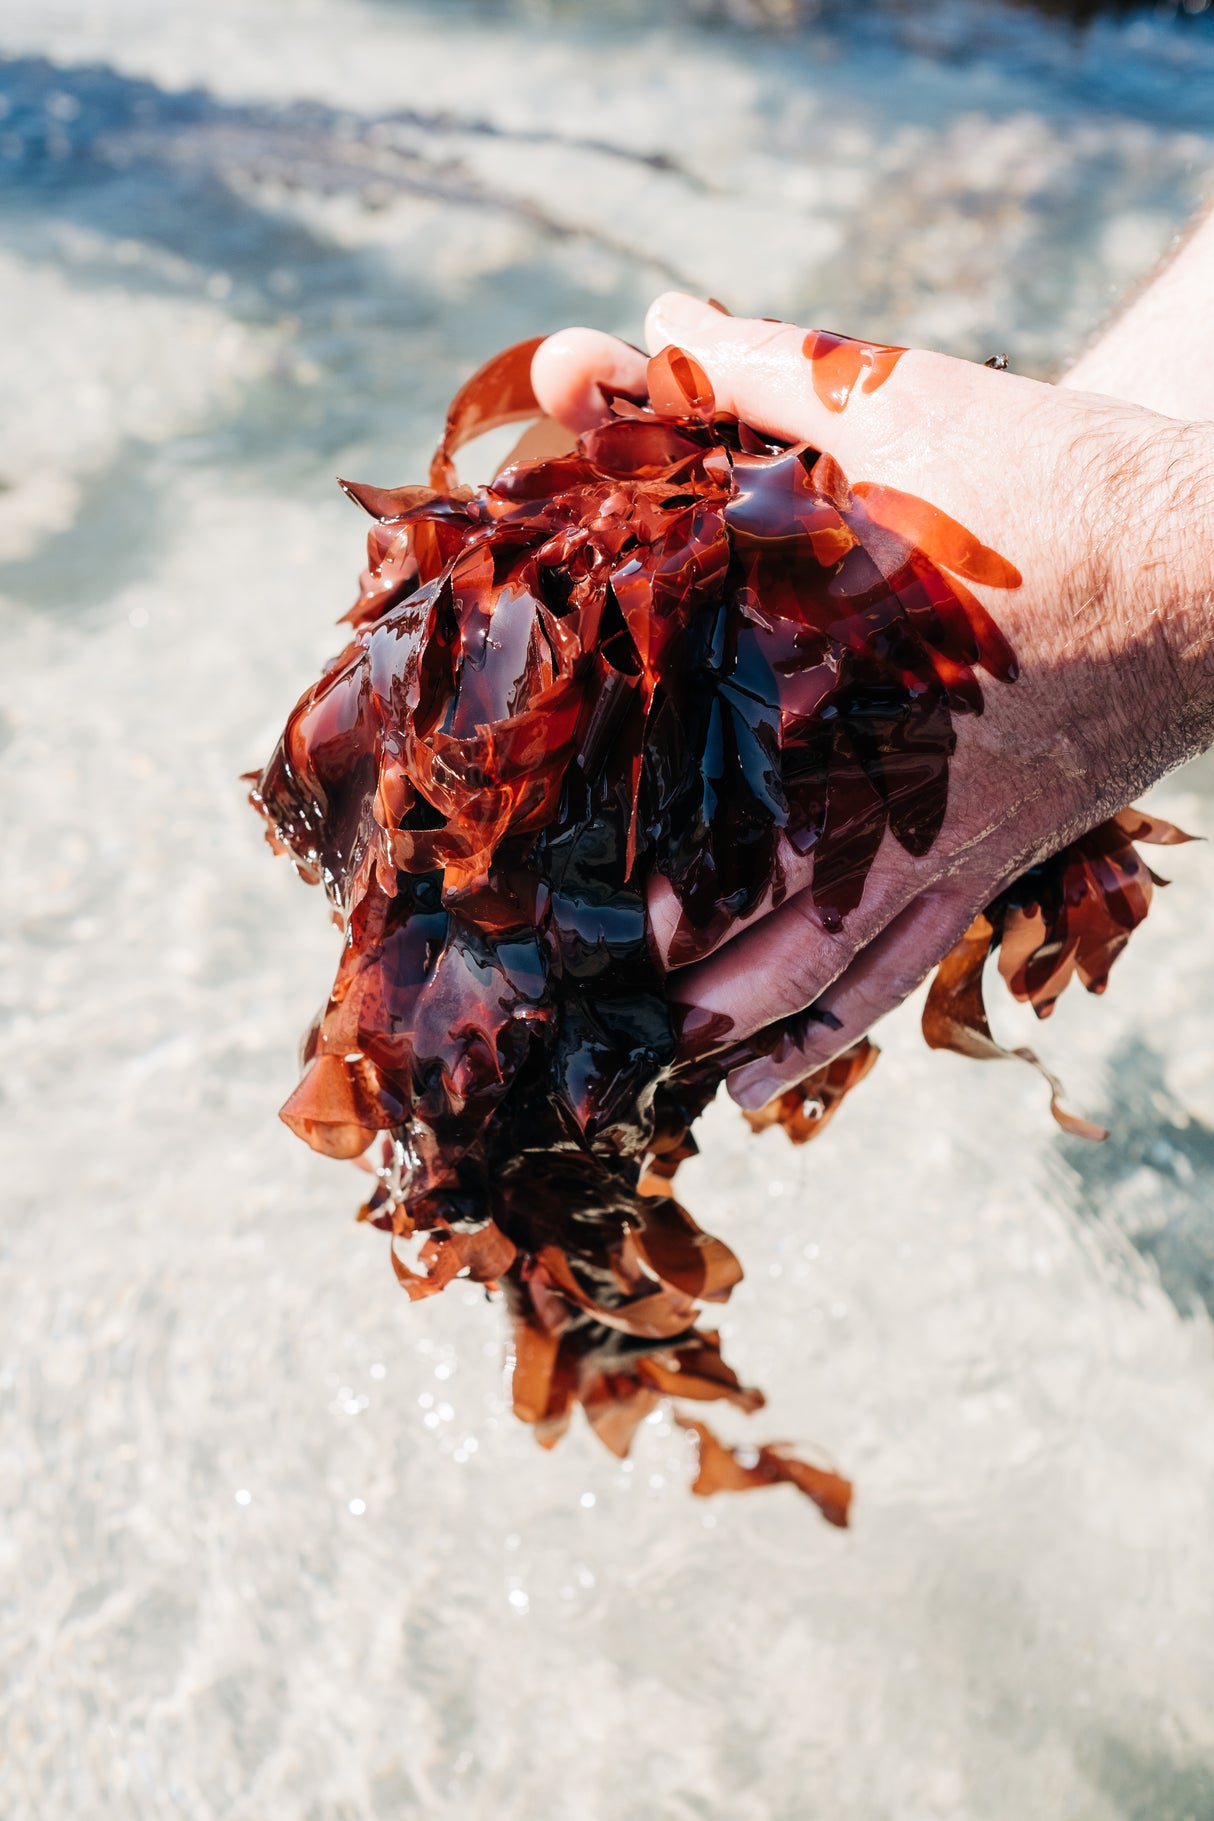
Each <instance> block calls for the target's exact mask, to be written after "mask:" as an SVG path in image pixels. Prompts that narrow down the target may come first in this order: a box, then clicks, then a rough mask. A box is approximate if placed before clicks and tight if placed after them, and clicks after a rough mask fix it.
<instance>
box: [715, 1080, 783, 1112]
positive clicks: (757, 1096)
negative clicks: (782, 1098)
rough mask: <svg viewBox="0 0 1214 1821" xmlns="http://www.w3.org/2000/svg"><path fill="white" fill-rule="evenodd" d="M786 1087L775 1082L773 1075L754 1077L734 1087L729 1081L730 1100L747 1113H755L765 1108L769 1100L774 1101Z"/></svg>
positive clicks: (780, 1082)
mask: <svg viewBox="0 0 1214 1821" xmlns="http://www.w3.org/2000/svg"><path fill="white" fill-rule="evenodd" d="M786 1086H787V1083H786V1082H783V1081H777V1080H776V1077H775V1076H774V1075H756V1076H753V1077H751V1078H750V1079H749V1080H747V1081H741V1082H739V1083H738V1084H737V1085H736V1086H735V1085H734V1083H733V1082H732V1081H731V1082H730V1083H729V1092H730V1096H731V1098H732V1099H734V1100H736V1101H737V1103H738V1105H739V1106H740V1107H742V1108H743V1109H744V1110H745V1111H746V1112H747V1113H757V1112H758V1110H759V1108H760V1107H765V1106H766V1105H767V1103H768V1101H769V1100H774V1099H775V1097H776V1095H777V1094H782V1093H783V1092H784V1089H785V1087H786Z"/></svg>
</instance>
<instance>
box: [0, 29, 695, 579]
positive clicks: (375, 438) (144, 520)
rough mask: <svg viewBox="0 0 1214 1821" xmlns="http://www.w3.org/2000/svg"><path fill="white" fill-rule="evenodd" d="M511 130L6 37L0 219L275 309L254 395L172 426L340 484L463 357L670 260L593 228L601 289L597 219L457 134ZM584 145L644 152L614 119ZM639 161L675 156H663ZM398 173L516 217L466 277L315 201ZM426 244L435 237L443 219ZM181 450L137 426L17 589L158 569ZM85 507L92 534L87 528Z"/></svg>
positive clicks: (22, 245) (182, 288)
mask: <svg viewBox="0 0 1214 1821" xmlns="http://www.w3.org/2000/svg"><path fill="white" fill-rule="evenodd" d="M496 133H497V129H496V128H494V127H493V125H492V123H490V122H487V121H484V120H481V119H479V118H476V117H474V116H469V117H468V118H467V119H455V118H453V117H451V116H447V115H444V116H441V117H440V116H426V115H421V114H417V113H410V112H402V113H399V114H395V115H392V116H390V117H383V116H381V117H379V118H377V119H369V118H364V117H360V116H354V115H348V114H345V113H342V112H340V111H339V110H337V109H334V108H331V107H326V106H323V105H321V104H318V103H314V102H310V101H308V102H297V103H293V104H291V105H288V106H282V107H258V106H240V105H235V104H228V103H224V102H221V101H218V100H216V99H215V98H214V97H213V96H211V95H210V94H208V93H206V92H205V91H203V90H201V89H194V90H190V91H187V92H185V93H169V92H165V91H162V90H160V89H159V88H157V87H156V86H155V85H154V84H153V83H151V82H148V81H145V80H142V79H139V78H134V77H130V76H127V75H124V74H122V73H121V72H118V71H116V70H113V69H110V68H106V67H100V66H89V67H84V68H76V69H73V68H63V67H59V66H56V65H55V64H53V63H51V62H49V61H48V60H46V59H43V58H33V57H31V58H14V59H9V60H0V227H2V229H3V235H4V239H5V241H6V242H7V244H8V245H9V246H10V247H11V248H12V249H13V250H14V251H16V252H17V253H18V254H19V255H20V256H22V257H24V258H30V259H34V260H43V261H46V262H48V263H51V264H54V265H55V266H56V267H57V269H58V271H59V273H60V275H61V276H62V277H63V278H66V280H67V281H68V282H69V283H70V284H71V285H72V286H73V287H74V288H76V289H77V290H78V291H80V292H81V294H83V295H94V294H97V293H98V292H104V291H106V290H112V289H117V290H121V291H123V292H130V291H132V290H138V291H140V292H142V293H144V294H148V295H159V296H164V297H167V298H169V299H174V298H180V299H189V300H196V299H212V300H218V301H220V302H221V304H222V308H223V311H224V313H225V314H226V315H228V316H230V317H232V318H233V319H234V320H236V321H238V322H240V323H242V324H245V325H248V326H252V327H254V328H268V329H269V330H271V331H272V332H273V334H274V336H275V340H276V345H277V346H279V347H280V349H281V357H280V359H279V360H278V361H277V362H276V363H275V365H274V366H273V367H272V369H271V370H270V371H269V372H268V373H267V374H266V376H265V377H264V378H263V379H261V380H260V381H258V382H256V383H255V384H254V385H253V387H252V389H251V391H250V392H249V393H248V395H247V396H246V398H245V400H244V402H243V404H242V408H241V411H240V413H239V417H238V418H237V419H235V420H233V419H231V418H227V419H226V420H225V421H222V422H219V423H217V424H216V425H214V426H213V428H212V429H211V430H210V431H208V432H207V433H206V434H203V435H200V436H198V437H196V438H193V439H190V440H189V441H188V442H187V441H183V440H182V439H177V440H176V441H175V443H174V445H173V450H172V455H171V457H170V458H169V459H171V460H172V461H173V462H175V463H178V464H186V465H189V464H190V463H198V464H203V465H214V464H217V463H218V464H222V465H223V466H224V467H225V469H227V470H232V469H239V470H243V471H245V472H248V473H250V474H253V475H255V476H256V477H257V479H258V480H260V481H263V482H264V481H268V480H272V481H273V483H274V484H276V485H279V486H283V487H289V486H291V485H293V484H295V483H298V482H302V483H303V484H305V485H307V486H309V487H314V486H317V485H321V484H324V483H323V482H321V481H320V479H319V475H318V471H319V474H324V475H328V474H331V473H332V472H334V470H335V469H336V468H337V466H338V465H339V462H340V461H345V460H347V458H348V459H350V460H354V461H363V462H365V461H367V460H368V459H370V460H383V459H384V457H383V456H382V454H375V455H372V456H370V457H368V456H365V455H358V454H356V455H353V456H350V454H349V452H350V451H351V450H355V451H359V450H364V449H369V450H372V451H377V452H378V451H382V450H387V451H389V455H388V457H387V459H388V460H389V461H391V460H392V459H393V458H392V456H391V453H390V452H391V451H392V450H394V449H397V448H400V447H401V446H402V438H403V439H404V446H405V447H406V448H407V447H408V446H409V439H410V437H411V436H412V435H414V434H415V430H416V427H419V426H420V425H422V424H425V425H427V426H429V425H437V424H438V423H440V422H441V420H442V414H443V411H444V409H445V406H446V401H447V398H448V396H449V394H450V392H451V391H452V390H453V389H454V386H455V385H456V384H457V383H458V380H459V378H461V377H462V372H463V369H464V367H465V366H466V365H467V364H471V363H473V362H475V361H476V360H477V359H479V358H483V357H484V356H485V355H487V354H489V353H491V352H492V351H493V350H494V349H495V348H497V347H498V346H500V345H501V344H502V343H503V342H508V341H510V340H514V339H517V338H519V337H521V336H523V335H526V334H532V333H535V332H536V330H537V329H540V330H542V329H544V328H545V327H552V328H555V327H557V326H559V325H560V324H561V323H563V322H566V321H577V320H596V318H599V319H601V318H602V317H603V316H604V314H605V313H606V314H608V315H609V316H614V317H615V318H616V319H617V320H618V318H619V317H621V316H623V315H625V314H627V313H628V312H630V311H632V312H635V311H636V309H637V307H638V305H639V302H640V300H641V298H642V297H643V296H644V295H645V294H646V293H647V291H649V290H652V289H653V288H654V281H655V278H656V277H661V276H663V275H662V274H661V273H660V271H659V269H658V266H657V264H656V263H655V262H653V261H648V262H646V261H645V260H644V259H643V258H642V257H641V256H640V255H638V254H630V255H628V256H627V257H625V255H624V253H623V252H620V253H618V255H617V256H614V257H613V256H612V255H613V254H614V253H615V249H612V248H610V247H608V246H606V245H605V243H601V242H596V245H597V248H598V251H599V252H600V253H606V254H607V257H606V259H602V258H600V259H599V261H598V263H597V271H596V283H595V286H594V288H593V290H592V291H590V292H587V290H586V289H585V287H584V286H583V285H582V284H581V283H580V282H579V278H578V266H577V261H576V260H575V261H573V262H570V261H569V260H567V259H566V258H564V257H563V253H562V250H563V249H566V248H568V247H569V246H570V245H571V243H576V242H577V241H578V240H579V239H581V240H583V241H584V242H595V236H594V235H593V234H591V233H590V232H589V230H587V231H586V233H585V234H584V235H583V234H581V233H580V231H579V230H578V229H576V228H573V227H570V226H568V225H567V224H562V223H559V222H554V221H549V220H548V219H547V218H545V217H544V215H543V214H542V212H541V211H539V210H536V209H531V208H530V207H529V206H527V204H526V203H525V201H524V202H520V201H519V199H517V198H514V197H511V196H509V195H507V194H505V193H501V194H499V193H498V192H496V191H494V190H493V189H492V188H490V187H488V186H486V185H484V184H481V183H480V182H479V180H478V179H477V178H476V177H475V176H474V175H473V173H472V172H471V171H470V170H469V169H468V168H466V167H464V166H463V165H462V164H461V162H460V159H459V157H458V152H457V151H453V146H454V145H455V144H456V141H457V140H459V141H460V143H466V142H467V140H468V139H469V138H471V139H477V138H484V137H490V136H494V135H496ZM460 136H462V140H461V139H460ZM501 137H503V138H510V137H512V136H511V135H506V134H503V135H501ZM516 137H519V138H521V139H524V140H532V141H534V140H541V141H542V140H545V139H548V140H551V139H552V138H554V137H555V136H554V135H551V134H545V133H544V132H543V131H542V130H537V131H536V132H535V133H533V134H526V133H524V134H521V135H518V136H516ZM570 143H574V142H570ZM577 143H579V144H580V142H577ZM428 148H429V149H428ZM581 149H583V150H586V151H589V152H591V153H592V154H594V155H596V156H601V157H602V158H603V159H609V158H612V157H615V158H631V157H632V156H633V155H632V154H630V153H628V152H626V151H616V150H614V149H613V148H609V147H604V146H600V145H598V144H597V143H596V142H586V144H585V145H584V146H582V148H581ZM635 162H638V163H640V164H642V165H645V166H646V167H649V168H653V169H655V171H657V170H661V171H666V172H669V171H673V170H674V169H675V167H674V165H673V162H672V161H669V160H663V159H662V158H661V157H660V156H657V155H655V156H654V157H649V156H647V155H644V154H637V155H636V158H635ZM688 181H690V179H688ZM402 195H403V196H406V197H409V196H412V197H416V198H420V199H422V200H423V201H425V200H427V199H428V200H430V201H438V202H440V203H442V204H443V205H444V206H446V205H449V206H450V207H451V208H454V209H456V210H458V211H462V212H465V213H466V214H467V215H468V216H469V217H470V218H471V220H472V221H473V222H474V223H475V220H476V217H477V216H478V215H479V216H481V217H482V218H485V219H487V220H488V219H491V218H494V217H497V218H501V217H502V216H503V215H505V216H506V217H508V218H510V219H512V220H514V221H515V223H516V224H517V227H518V229H519V231H518V232H517V233H516V234H514V235H513V236H511V237H509V238H508V240H507V242H506V243H505V250H504V252H502V253H501V254H500V255H498V256H497V257H496V258H494V259H490V260H489V261H487V262H486V265H485V269H484V270H481V271H478V272H477V273H476V275H475V277H474V278H473V279H472V280H471V282H469V283H468V284H466V285H460V286H453V285H452V284H451V282H450V278H449V275H448V274H437V275H436V274H435V273H433V272H432V271H431V270H430V269H429V268H428V266H427V263H426V260H425V259H424V257H416V258H408V257H405V256H402V252H401V247H400V244H399V241H400V239H401V236H400V234H399V233H398V232H397V231H396V230H397V228H398V226H399V223H398V222H396V221H394V222H393V224H392V225H391V226H390V227H386V228H385V229H384V230H382V231H379V232H376V231H372V232H371V233H369V234H367V235H366V236H365V237H364V236H362V235H360V234H355V235H354V236H352V237H343V236H341V235H339V234H330V233H329V232H328V231H327V228H326V224H323V223H322V224H320V225H315V224H314V223H313V222H312V221H310V220H308V219H306V218H305V216H306V210H303V211H301V209H300V207H299V206H298V205H299V204H300V203H301V202H303V203H309V204H310V203H312V202H314V201H315V200H316V199H324V198H333V197H339V198H340V197H344V198H347V199H348V201H349V202H350V204H351V205H352V206H353V208H354V209H355V210H356V211H358V210H362V211H365V212H367V213H368V214H369V215H376V214H378V213H379V212H381V211H382V210H383V208H384V207H385V206H386V204H387V203H389V202H390V201H392V200H395V199H396V198H398V197H400V196H402ZM65 232H70V233H71V235H72V238H71V239H70V241H69V242H68V243H67V244H68V253H69V256H68V257H67V258H65V257H64V247H65V240H64V236H65ZM473 233H475V227H474V228H473ZM349 238H353V240H354V244H349ZM409 244H410V245H415V246H416V245H419V246H420V248H421V250H422V251H423V252H424V247H425V240H424V227H423V230H422V232H421V234H417V233H415V235H414V238H413V240H412V241H411V242H410V243H409ZM451 350H458V351H459V360H460V363H461V365H460V366H458V367H457V366H455V365H453V359H452V354H451ZM164 460H165V457H164V456H163V455H162V454H161V452H159V451H158V450H156V449H150V448H148V447H146V446H144V445H141V444H138V443H135V442H132V443H128V444H126V445H125V446H124V447H123V448H122V449H121V451H120V452H119V453H118V455H117V456H116V458H115V460H114V461H113V463H112V464H111V466H110V467H109V468H108V469H107V470H106V471H105V472H104V473H102V474H100V475H98V476H95V477H94V478H93V479H92V480H91V481H89V482H88V484H87V490H86V495H85V499H84V503H83V507H82V513H83V517H82V519H81V521H80V523H79V524H77V525H74V526H73V527H72V529H71V530H70V531H69V532H67V533H64V534H63V535H61V536H56V537H54V538H53V539H52V542H51V544H50V545H45V544H44V545H43V546H42V548H41V549H40V550H39V551H37V552H36V553H35V554H34V555H33V556H32V557H30V558H29V559H23V560H21V561H19V562H15V563H10V564H7V565H5V566H4V568H3V571H2V573H0V583H2V585H3V587H4V588H5V590H6V591H7V592H8V593H9V594H10V595H11V596H13V597H15V598H19V599H23V600H26V601H28V603H29V604H30V605H32V606H36V607H41V608H43V609H49V610H54V611H64V612H72V613H76V614H77V615H78V614H79V612H80V611H81V609H82V606H83V607H87V605H89V604H91V603H94V602H95V601H96V600H97V599H98V596H99V592H100V593H108V592H109V591H110V590H111V589H112V588H113V587H115V586H118V585H120V584H121V582H122V581H123V580H125V579H129V577H130V576H132V575H134V574H136V573H139V572H140V570H141V569H142V568H143V566H144V565H145V562H146V559H147V556H148V553H149V551H150V550H151V549H152V548H153V547H154V544H155V538H156V532H157V525H158V518H157V511H158V508H157V495H158V490H159V489H160V488H161V486H162V485H163V481H164V474H163V464H164ZM377 478H383V479H384V480H387V481H392V480H397V479H399V478H400V476H399V475H395V474H384V475H382V476H377ZM86 524H87V526H88V527H90V528H91V531H92V533H93V534H95V535H94V536H92V537H91V538H86V537H82V535H81V531H82V528H83V527H84V526H85V525H86ZM86 551H87V552H88V554H87V556H86V555H85V552H86Z"/></svg>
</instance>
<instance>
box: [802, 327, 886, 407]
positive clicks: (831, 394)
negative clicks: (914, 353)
mask: <svg viewBox="0 0 1214 1821" xmlns="http://www.w3.org/2000/svg"><path fill="white" fill-rule="evenodd" d="M801 352H802V353H803V354H804V356H805V358H806V360H809V361H812V362H813V382H814V391H815V392H816V393H817V395H818V397H819V399H820V400H821V401H822V403H823V404H824V405H825V406H826V409H827V410H828V411H843V410H845V409H846V407H847V405H848V404H849V403H850V401H851V396H852V393H853V392H854V391H855V389H856V386H857V384H859V386H860V390H861V392H875V391H876V390H877V388H878V387H879V386H883V385H884V384H885V382H886V380H887V379H888V378H889V376H890V374H891V373H892V372H893V370H894V368H895V367H896V366H897V364H898V362H899V361H900V360H901V359H902V356H903V355H904V354H905V353H906V349H905V348H887V347H884V346H882V345H881V344H880V343H879V342H872V341H853V340H852V338H851V336H850V335H835V334H834V333H833V332H832V331H831V330H829V329H811V330H810V332H809V334H808V335H807V336H806V337H805V340H804V342H803V343H802V344H801Z"/></svg>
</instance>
